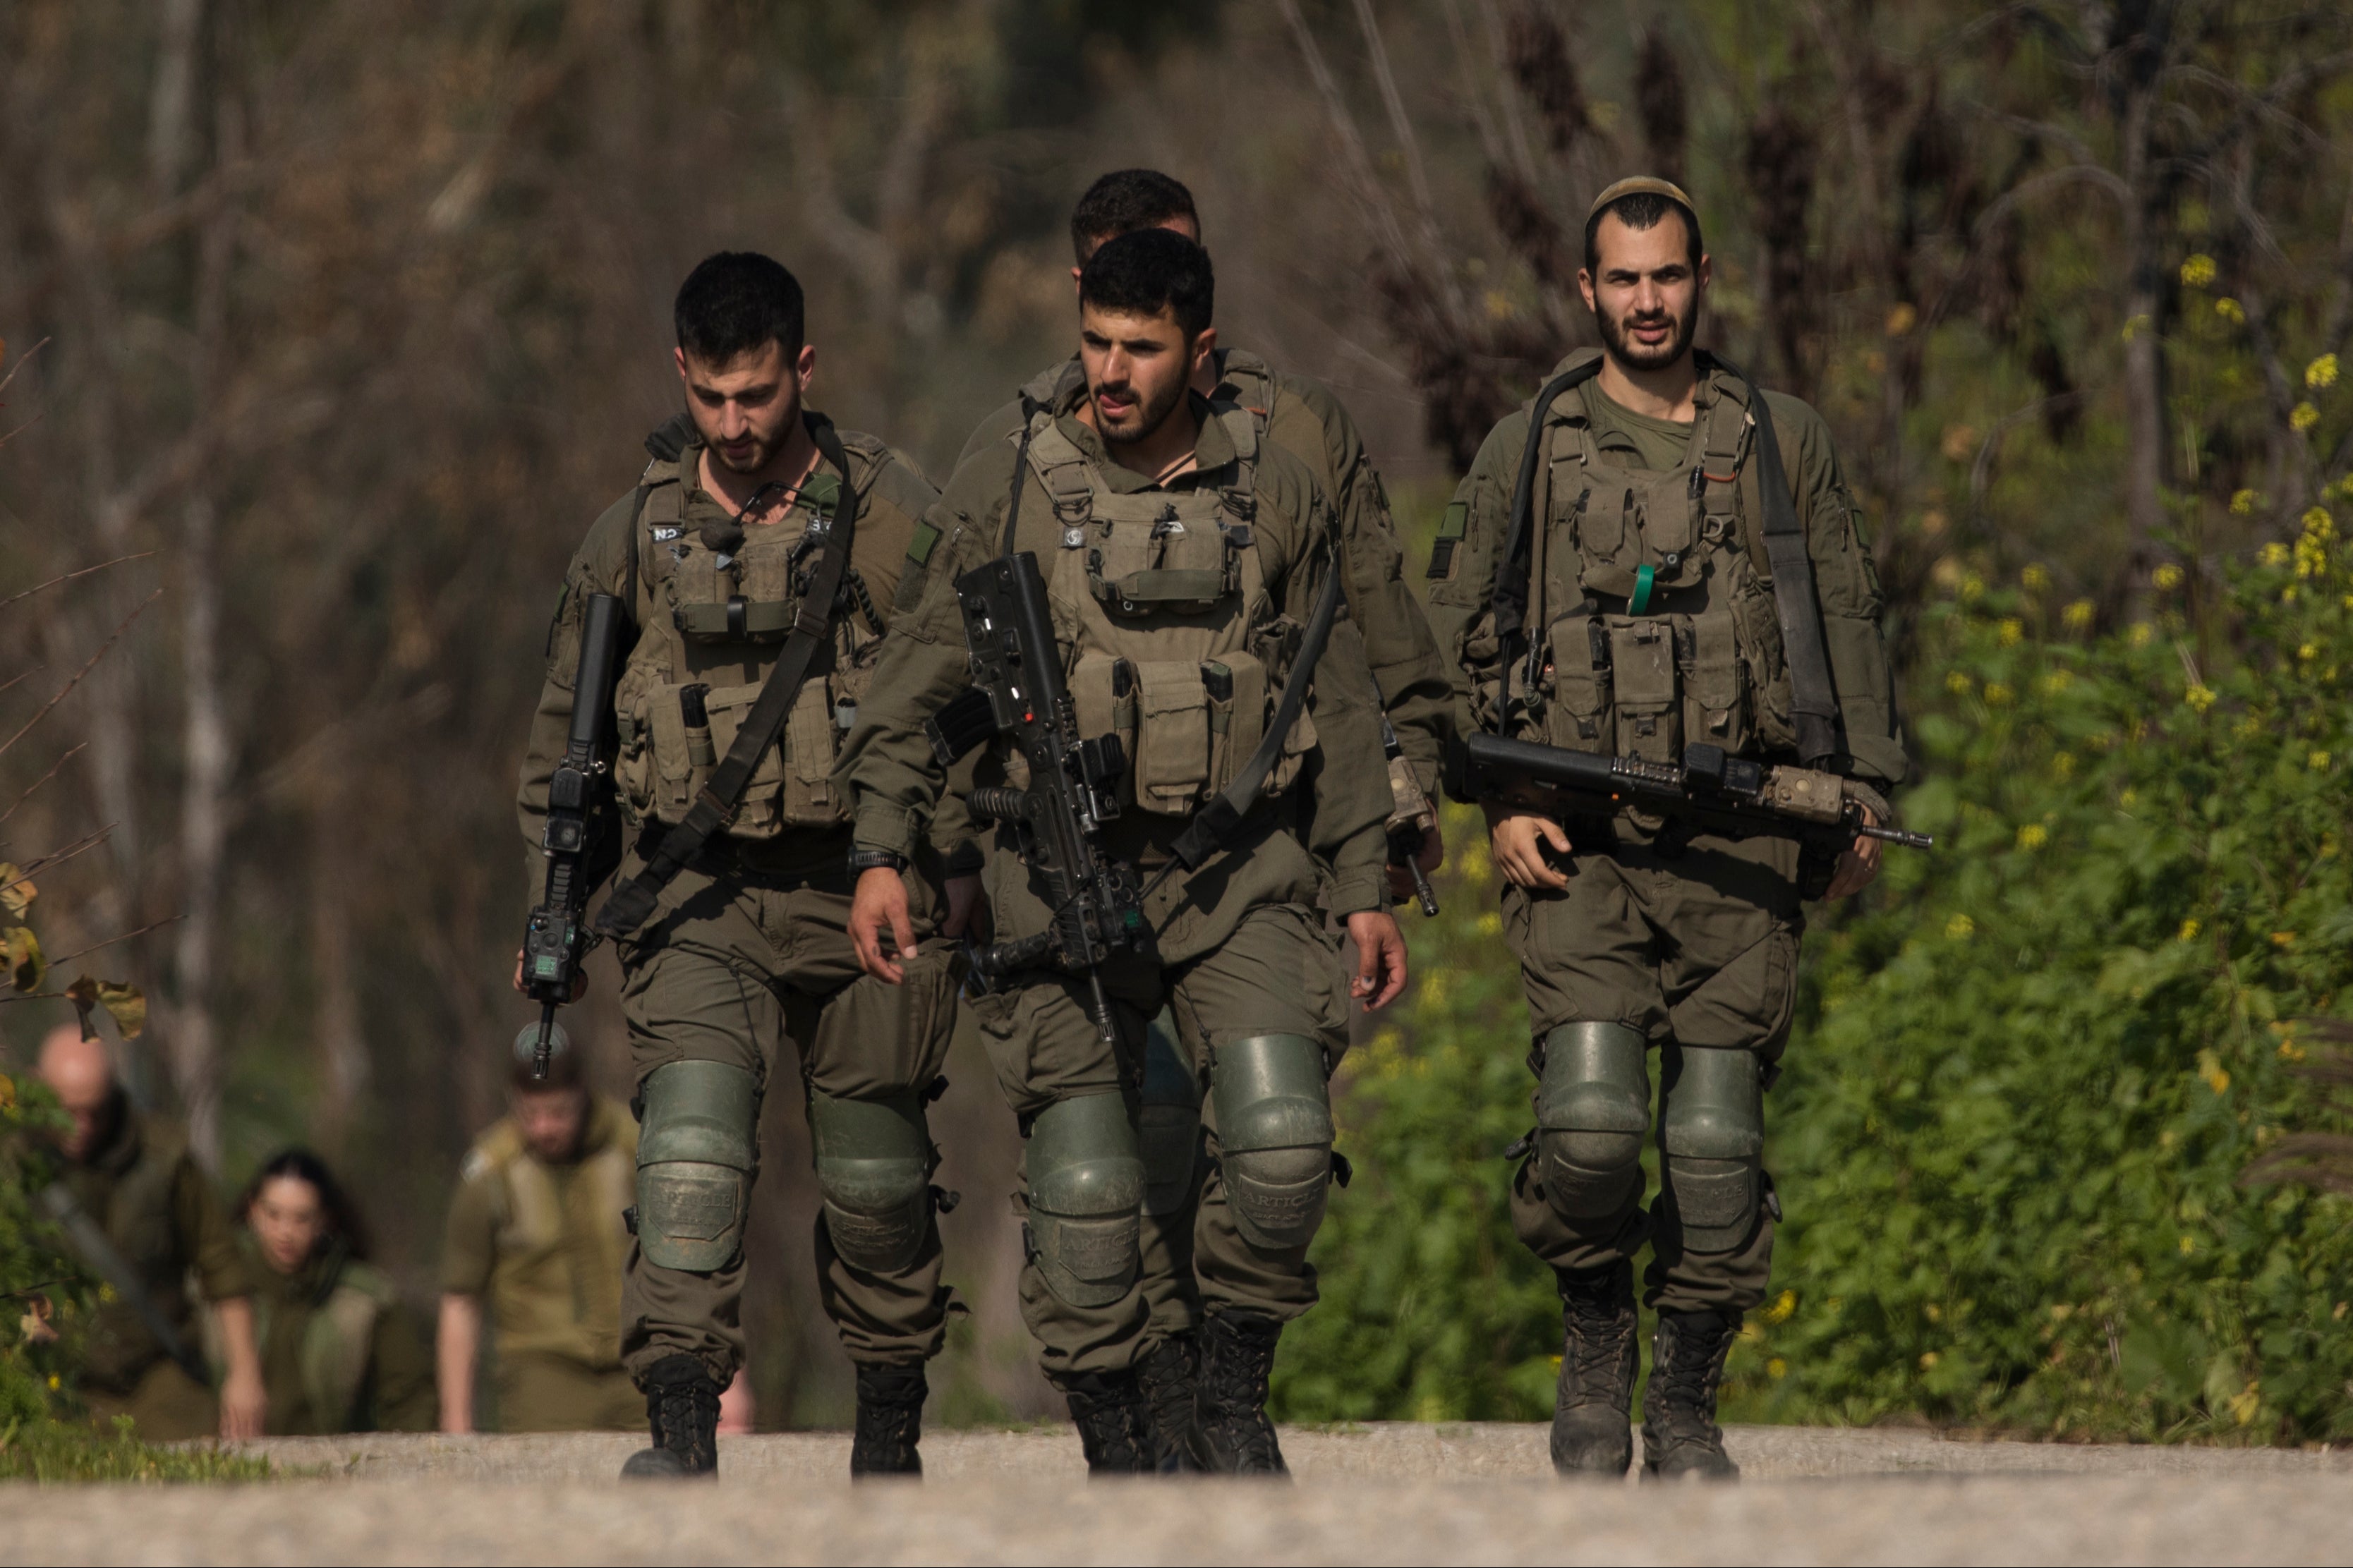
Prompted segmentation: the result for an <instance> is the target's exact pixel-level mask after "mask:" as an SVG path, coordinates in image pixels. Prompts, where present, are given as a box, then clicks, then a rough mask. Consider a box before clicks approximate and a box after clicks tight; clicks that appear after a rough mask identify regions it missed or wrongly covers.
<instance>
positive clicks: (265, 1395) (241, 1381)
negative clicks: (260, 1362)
mask: <svg viewBox="0 0 2353 1568" xmlns="http://www.w3.org/2000/svg"><path fill="white" fill-rule="evenodd" d="M268 1414H269V1391H268V1390H267V1389H266V1388H264V1387H263V1386H262V1382H261V1374H260V1373H259V1372H256V1371H252V1370H250V1369H246V1368H232V1369H231V1370H230V1372H229V1374H228V1375H227V1377H225V1378H223V1379H221V1391H220V1435H221V1436H223V1437H225V1438H227V1439H229V1440H231V1441H233V1442H243V1441H244V1440H246V1439H247V1438H249V1437H259V1436H261V1425H262V1421H263V1418H264V1417H265V1416H266V1415H268Z"/></svg>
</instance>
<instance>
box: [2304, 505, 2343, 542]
mask: <svg viewBox="0 0 2353 1568" xmlns="http://www.w3.org/2000/svg"><path fill="white" fill-rule="evenodd" d="M2296 521H2299V522H2301V523H2303V524H2304V536H2305V537H2306V539H2317V540H2319V541H2321V542H2324V543H2326V542H2327V541H2329V540H2332V539H2334V538H2336V537H2337V523H2336V521H2335V520H2334V519H2333V518H2331V517H2330V516H2329V515H2328V509H2327V507H2325V506H2314V507H2306V508H2305V511H2304V516H2302V517H2301V518H2299V519H2297V520H2296Z"/></svg>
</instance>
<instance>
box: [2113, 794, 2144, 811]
mask: <svg viewBox="0 0 2353 1568" xmlns="http://www.w3.org/2000/svg"><path fill="white" fill-rule="evenodd" d="M2116 804H2117V805H2121V806H2123V807H2124V808H2125V809H2126V811H2130V810H2131V809H2132V808H2133V807H2134V806H2136V805H2139V804H2140V791H2138V790H2137V789H2128V790H2126V791H2125V793H2124V794H2122V795H2118V796H2116Z"/></svg>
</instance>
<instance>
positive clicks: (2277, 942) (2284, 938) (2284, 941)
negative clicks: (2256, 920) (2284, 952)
mask: <svg viewBox="0 0 2353 1568" xmlns="http://www.w3.org/2000/svg"><path fill="white" fill-rule="evenodd" d="M2272 945H2273V946H2274V947H2294V946H2295V932H2294V931H2274V932H2272Z"/></svg>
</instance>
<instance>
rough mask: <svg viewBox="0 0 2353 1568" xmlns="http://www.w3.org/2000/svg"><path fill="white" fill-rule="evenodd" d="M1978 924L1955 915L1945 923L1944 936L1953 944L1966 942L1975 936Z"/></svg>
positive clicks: (1963, 916)
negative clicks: (1950, 939)
mask: <svg viewBox="0 0 2353 1568" xmlns="http://www.w3.org/2000/svg"><path fill="white" fill-rule="evenodd" d="M1977 929H1978V922H1977V921H1973V920H1971V919H1969V917H1968V916H1967V915H1955V916H1954V917H1953V918H1952V919H1951V920H1948V921H1946V922H1945V934H1946V935H1947V936H1948V937H1951V938H1952V939H1953V940H1954V941H1955V942H1967V941H1968V940H1969V938H1970V937H1972V936H1975V935H1976V934H1977Z"/></svg>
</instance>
